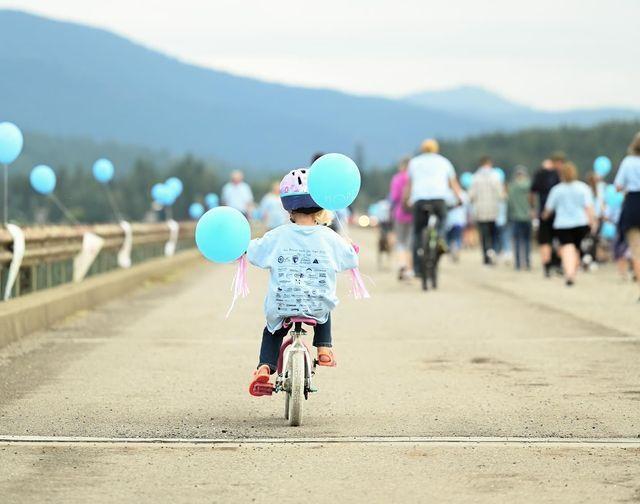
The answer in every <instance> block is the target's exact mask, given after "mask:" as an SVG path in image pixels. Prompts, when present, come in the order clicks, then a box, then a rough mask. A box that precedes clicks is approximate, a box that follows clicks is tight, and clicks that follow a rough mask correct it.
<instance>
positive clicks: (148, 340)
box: [0, 234, 640, 503]
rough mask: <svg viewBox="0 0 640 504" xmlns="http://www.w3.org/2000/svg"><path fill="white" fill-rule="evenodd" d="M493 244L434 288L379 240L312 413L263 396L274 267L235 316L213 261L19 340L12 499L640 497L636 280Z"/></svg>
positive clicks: (7, 375) (5, 415)
mask: <svg viewBox="0 0 640 504" xmlns="http://www.w3.org/2000/svg"><path fill="white" fill-rule="evenodd" d="M357 238H358V240H361V241H364V242H365V244H366V247H365V250H366V249H367V248H368V249H369V250H371V248H372V247H373V235H367V234H358V236H357ZM477 255H478V254H477V253H475V252H473V253H471V252H470V253H468V254H466V255H465V256H464V258H463V262H462V263H461V264H459V265H451V264H449V263H445V264H444V268H443V272H442V286H441V289H440V290H439V291H438V292H433V293H422V292H420V291H419V290H418V286H417V285H416V284H414V285H400V284H398V283H397V282H395V281H394V279H393V276H392V275H391V274H390V273H389V272H377V271H376V269H375V267H374V257H373V254H371V253H368V254H367V253H365V254H364V256H363V264H364V267H363V270H364V271H365V272H366V273H370V274H371V276H372V277H373V278H374V280H375V283H376V285H375V287H372V288H371V291H372V294H373V298H372V299H370V300H366V301H353V300H351V299H349V297H348V295H347V292H346V287H347V285H346V284H347V282H346V278H345V281H344V282H343V284H344V285H342V287H341V290H342V291H343V292H342V299H343V302H342V304H341V305H340V307H339V308H338V309H337V311H336V312H335V317H334V333H335V334H334V337H335V345H336V352H337V355H338V359H339V367H338V368H336V369H321V370H320V371H319V373H318V376H317V380H316V383H317V385H318V386H319V388H320V393H319V394H317V395H315V396H313V397H312V398H311V400H310V401H309V402H307V404H306V405H305V406H306V412H305V413H306V418H305V424H304V425H303V426H302V427H300V428H290V427H288V426H286V424H285V422H284V420H283V419H282V417H281V412H282V409H283V400H282V397H279V396H274V397H273V398H260V399H256V398H252V397H250V396H249V395H248V393H247V392H246V385H247V382H248V377H249V374H250V371H251V369H252V368H253V367H254V366H255V364H256V356H257V351H258V346H259V339H260V333H261V328H262V324H263V321H262V315H261V304H262V297H263V294H264V292H265V289H266V281H265V280H266V276H265V275H264V274H263V273H262V272H259V271H252V274H251V276H250V282H251V286H252V294H251V297H250V298H249V299H246V300H243V301H241V302H240V303H239V304H238V305H237V308H236V309H235V311H234V312H233V314H232V316H231V317H230V319H229V320H225V319H224V313H225V312H226V308H227V306H228V303H229V300H230V298H229V282H230V279H231V275H232V270H231V269H230V268H228V267H215V266H211V265H208V264H202V265H200V266H198V267H197V268H194V269H193V270H189V271H183V272H176V273H175V274H174V275H173V276H172V277H171V278H167V279H165V281H163V282H159V283H155V284H150V285H146V286H144V287H143V288H142V289H141V290H139V291H137V292H135V293H133V294H132V295H131V296H129V297H127V298H126V299H121V300H118V301H115V302H112V303H110V304H108V305H105V306H103V307H101V308H100V309H98V310H95V311H93V312H91V313H82V314H78V315H77V316H75V317H73V318H72V319H69V320H67V321H65V322H64V323H63V324H60V325H59V326H58V327H55V328H53V329H52V330H50V331H48V332H46V333H42V334H37V335H34V336H32V337H29V338H27V339H25V340H23V341H21V342H19V343H17V344H14V345H12V346H11V347H8V348H6V349H4V350H0V437H1V438H2V441H0V467H1V468H2V469H1V470H0V496H3V497H2V499H0V500H1V501H2V502H15V503H20V502H64V503H71V502H123V501H127V500H131V498H132V497H131V496H132V495H135V500H136V501H137V502H161V501H164V500H167V501H171V502H175V503H178V502H194V501H195V502H200V501H201V502H252V501H259V500H265V499H277V500H279V501H283V502H299V501H300V500H301V498H303V497H309V498H314V499H315V501H318V502H330V501H333V502H335V501H338V502H372V501H373V502H392V501H394V502H411V501H422V502H425V501H427V500H431V501H435V502H447V501H451V502H484V501H486V502H510V503H512V502H542V501H544V502H598V503H601V502H615V501H619V502H635V501H640V374H639V372H638V370H639V363H640V307H639V306H638V305H636V304H635V303H634V301H635V297H636V291H635V290H634V287H633V286H631V285H621V284H619V283H618V281H617V279H616V278H615V276H614V275H613V272H612V271H610V270H605V271H599V272H597V273H596V274H594V275H590V276H588V277H587V276H584V277H583V278H581V279H579V281H578V284H577V285H576V287H575V288H574V289H573V290H571V289H567V288H565V287H564V286H563V285H562V283H561V281H560V280H559V279H558V280H556V279H553V280H547V281H545V280H543V279H542V278H541V275H540V273H539V272H535V271H534V272H532V273H523V274H520V275H516V274H515V273H514V272H512V271H510V270H508V269H507V268H500V269H498V270H497V271H493V270H487V269H484V268H481V267H479V266H478V257H477ZM51 437H56V438H57V439H51ZM158 438H162V439H165V440H166V442H156V441H157V439H158ZM512 438H515V439H512ZM127 496H129V497H127Z"/></svg>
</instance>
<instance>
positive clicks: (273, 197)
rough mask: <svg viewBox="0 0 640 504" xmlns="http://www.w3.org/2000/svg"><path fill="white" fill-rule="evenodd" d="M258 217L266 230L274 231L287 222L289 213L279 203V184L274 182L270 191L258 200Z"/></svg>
mask: <svg viewBox="0 0 640 504" xmlns="http://www.w3.org/2000/svg"><path fill="white" fill-rule="evenodd" d="M260 217H261V219H262V222H264V225H265V226H266V227H267V229H269V230H271V229H275V228H277V227H278V226H281V225H282V224H286V223H287V222H289V213H288V212H287V211H286V210H285V209H284V207H283V206H282V201H280V183H279V182H275V183H274V184H273V185H272V186H271V191H270V192H268V193H267V194H265V195H264V197H263V198H262V200H260Z"/></svg>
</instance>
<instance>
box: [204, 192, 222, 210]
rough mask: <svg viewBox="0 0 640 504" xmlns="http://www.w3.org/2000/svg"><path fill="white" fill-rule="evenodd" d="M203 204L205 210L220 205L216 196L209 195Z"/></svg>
mask: <svg viewBox="0 0 640 504" xmlns="http://www.w3.org/2000/svg"><path fill="white" fill-rule="evenodd" d="M204 204H205V205H207V208H215V207H217V206H218V205H219V204H220V198H218V195H217V194H214V193H209V194H207V195H206V196H205V197H204Z"/></svg>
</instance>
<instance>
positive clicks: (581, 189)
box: [542, 162, 595, 286]
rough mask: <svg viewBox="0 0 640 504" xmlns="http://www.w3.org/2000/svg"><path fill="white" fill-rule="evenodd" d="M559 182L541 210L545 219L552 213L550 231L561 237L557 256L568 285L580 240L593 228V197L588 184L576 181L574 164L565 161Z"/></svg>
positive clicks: (571, 281)
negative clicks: (560, 261)
mask: <svg viewBox="0 0 640 504" xmlns="http://www.w3.org/2000/svg"><path fill="white" fill-rule="evenodd" d="M560 179H561V181H562V182H561V183H560V184H558V185H556V186H554V187H553V188H552V189H551V191H550V192H549V197H548V198H547V201H546V203H545V206H544V212H543V213H542V218H543V219H548V218H550V216H551V215H552V214H553V213H554V212H555V217H554V219H553V230H554V232H555V234H556V236H557V237H558V239H559V240H560V258H561V259H562V269H563V271H564V277H565V280H566V284H567V286H572V285H573V284H574V282H575V278H576V273H577V271H578V267H579V265H580V252H579V251H580V243H581V242H582V240H583V239H584V238H585V237H586V236H587V235H588V234H589V230H590V228H591V229H594V228H595V218H594V212H593V196H592V194H591V189H590V188H589V186H588V185H587V184H585V183H584V182H581V181H580V180H578V169H577V168H576V165H574V164H573V163H571V162H567V163H565V164H564V166H563V167H562V168H561V170H560Z"/></svg>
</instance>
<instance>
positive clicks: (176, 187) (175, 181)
mask: <svg viewBox="0 0 640 504" xmlns="http://www.w3.org/2000/svg"><path fill="white" fill-rule="evenodd" d="M164 185H165V186H167V187H168V188H169V190H170V191H171V193H172V194H173V195H174V196H173V199H174V201H175V200H176V199H177V198H178V196H180V195H181V194H182V190H183V189H184V186H183V184H182V180H180V179H179V178H178V177H169V178H168V179H167V180H165V182H164Z"/></svg>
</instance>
